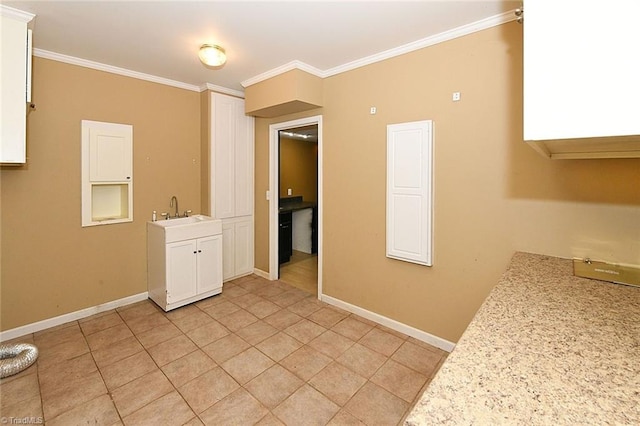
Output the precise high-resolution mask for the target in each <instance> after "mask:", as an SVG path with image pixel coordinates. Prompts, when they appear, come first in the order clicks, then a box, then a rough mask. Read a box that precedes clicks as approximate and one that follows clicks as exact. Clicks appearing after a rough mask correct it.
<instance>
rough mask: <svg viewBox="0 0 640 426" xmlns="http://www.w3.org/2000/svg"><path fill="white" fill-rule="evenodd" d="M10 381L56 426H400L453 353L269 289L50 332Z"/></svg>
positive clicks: (13, 399) (1, 390)
mask: <svg viewBox="0 0 640 426" xmlns="http://www.w3.org/2000/svg"><path fill="white" fill-rule="evenodd" d="M16 341H21V342H28V343H35V344H36V345H37V346H38V348H39V351H40V356H39V358H38V361H37V362H36V364H34V365H33V366H31V367H30V368H28V369H27V370H25V371H23V372H21V373H20V374H18V375H15V376H11V377H8V378H5V379H2V380H1V381H0V397H1V407H0V408H1V415H2V417H3V418H10V417H13V418H16V419H23V418H26V417H28V418H35V419H34V420H36V421H37V420H39V419H38V418H43V420H44V422H45V423H46V424H47V425H48V426H55V425H65V426H66V425H73V424H99V425H122V424H124V425H184V424H190V425H201V424H205V425H253V424H261V425H267V424H269V425H278V424H286V425H311V424H313V425H325V424H333V425H346V424H365V425H398V424H399V423H401V422H402V419H403V418H404V416H406V414H407V413H408V412H409V410H410V409H411V407H412V405H413V403H414V402H415V401H416V400H417V398H418V397H419V396H420V395H421V394H422V390H423V389H424V388H425V386H426V385H427V384H428V383H429V382H430V380H431V378H432V377H433V375H434V374H435V372H436V371H437V369H438V368H439V367H440V365H441V363H442V362H443V360H444V359H445V357H446V352H444V351H442V350H439V349H437V348H435V347H432V346H430V345H428V344H425V343H423V342H421V341H418V340H416V339H414V338H412V337H408V336H406V335H403V334H400V333H398V332H395V331H393V330H390V329H387V328H385V327H382V326H380V325H377V324H375V323H373V322H370V321H368V320H366V319H364V318H361V317H359V316H356V315H353V314H350V313H348V312H345V311H343V310H340V309H337V308H334V307H332V306H329V305H327V304H325V303H322V302H319V301H318V300H317V298H316V297H315V296H312V295H310V294H309V293H307V292H304V291H302V290H300V289H297V288H295V287H292V286H290V285H288V284H285V283H282V282H279V281H273V282H270V281H267V280H264V279H262V278H259V277H256V276H249V277H243V278H241V279H238V280H235V281H231V282H229V283H226V284H225V286H224V291H223V294H221V295H218V296H214V297H210V298H208V299H205V300H202V301H200V302H197V303H195V304H192V305H189V306H185V307H182V308H179V309H176V310H174V311H171V312H168V313H165V312H163V311H162V310H160V309H159V308H158V307H157V306H156V305H155V304H153V303H152V302H151V301H143V302H139V303H135V304H132V305H129V306H126V307H122V308H118V309H116V310H112V311H109V312H104V313H101V314H98V315H95V316H93V317H89V318H85V319H82V320H80V321H73V322H70V323H67V324H64V325H61V326H58V327H54V328H51V329H48V330H43V331H40V332H37V333H34V334H31V335H28V336H24V337H22V338H19V339H16Z"/></svg>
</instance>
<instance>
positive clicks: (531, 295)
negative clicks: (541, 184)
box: [405, 253, 640, 425]
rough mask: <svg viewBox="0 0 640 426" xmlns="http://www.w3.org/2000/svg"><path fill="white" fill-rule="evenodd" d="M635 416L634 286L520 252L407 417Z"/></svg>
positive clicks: (576, 419) (564, 419)
mask: <svg viewBox="0 0 640 426" xmlns="http://www.w3.org/2000/svg"><path fill="white" fill-rule="evenodd" d="M422 424H425V425H433V424H455V425H471V424H475V425H485V424H486V425H488V424H491V425H496V424H522V425H551V424H553V425H576V424H580V425H585V424H592V425H605V424H617V425H631V424H634V425H638V424H640V288H638V287H631V286H624V285H620V284H613V283H608V282H604V281H597V280H590V279H586V278H579V277H574V276H573V266H572V261H571V260H568V259H559V258H554V257H549V256H542V255H534V254H528V253H516V254H515V255H514V256H513V259H512V260H511V263H510V265H509V268H508V269H507V271H506V272H505V273H504V275H503V276H502V278H501V279H500V281H499V282H498V284H497V285H496V287H495V288H494V289H493V290H492V291H491V293H490V294H489V296H488V298H487V299H486V300H485V302H484V303H483V305H482V306H481V308H480V310H479V311H478V312H477V314H476V316H475V317H474V319H473V320H472V322H471V324H470V325H469V327H468V328H467V330H466V331H465V332H464V333H463V335H462V337H461V338H460V341H459V342H458V344H457V345H456V347H455V349H454V350H453V352H452V353H451V354H450V355H449V356H448V357H447V360H446V361H445V363H444V364H443V365H442V368H441V369H440V371H439V372H438V373H437V375H436V377H435V378H434V379H433V381H432V382H431V384H430V385H429V387H428V388H427V389H426V390H425V392H424V394H423V395H422V397H421V398H420V400H419V401H418V402H417V404H416V405H415V407H414V408H413V410H412V412H411V413H410V414H409V416H408V417H407V419H406V421H405V425H422Z"/></svg>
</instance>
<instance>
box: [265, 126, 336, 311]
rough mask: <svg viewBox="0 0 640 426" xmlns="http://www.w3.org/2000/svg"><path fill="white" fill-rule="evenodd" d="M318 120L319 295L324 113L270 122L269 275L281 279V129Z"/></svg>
mask: <svg viewBox="0 0 640 426" xmlns="http://www.w3.org/2000/svg"><path fill="white" fill-rule="evenodd" d="M313 124H316V125H317V126H318V207H317V213H316V214H317V215H318V299H320V297H321V295H322V262H323V255H322V231H323V225H322V222H323V221H322V212H323V205H324V203H323V198H322V193H323V184H322V181H323V174H322V169H323V166H322V164H323V155H322V151H323V148H322V147H323V142H322V116H321V115H314V116H312V117H305V118H300V119H298V120H292V121H286V122H284V123H274V124H271V125H270V126H269V279H270V280H277V279H278V267H279V264H278V235H279V232H278V207H279V206H278V187H279V185H280V176H279V174H278V170H279V167H278V163H279V155H278V153H279V146H278V141H279V139H278V131H280V130H285V129H292V128H295V127H302V126H308V125H313Z"/></svg>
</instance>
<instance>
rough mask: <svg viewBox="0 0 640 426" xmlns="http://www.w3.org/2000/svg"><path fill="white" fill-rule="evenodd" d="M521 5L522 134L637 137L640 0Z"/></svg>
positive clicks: (541, 0) (530, 137)
mask: <svg viewBox="0 0 640 426" xmlns="http://www.w3.org/2000/svg"><path fill="white" fill-rule="evenodd" d="M524 10H525V14H524V28H523V30H524V50H523V52H524V139H525V140H527V141H535V140H554V139H573V138H592V137H610V136H623V135H638V134H640V120H638V107H637V99H638V98H639V97H640V79H638V75H640V59H639V56H638V53H637V50H638V40H639V39H640V25H638V22H637V20H638V14H640V2H638V1H637V0H618V1H602V2H588V4H587V2H584V1H583V0H562V1H556V0H535V1H527V2H525V5H524ZM632 52H636V53H632Z"/></svg>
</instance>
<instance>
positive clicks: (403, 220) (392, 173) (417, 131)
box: [387, 120, 433, 266]
mask: <svg viewBox="0 0 640 426" xmlns="http://www.w3.org/2000/svg"><path fill="white" fill-rule="evenodd" d="M432 157H433V122H432V121H430V120H428V121H415V122H410V123H401V124H390V125H388V126H387V257H390V258H393V259H399V260H404V261H406V262H412V263H418V264H421V265H427V266H431V265H433V260H432V256H433V253H432V241H433V236H432V234H433V232H432V211H433V194H432V188H433V184H432V180H433V178H432V169H433V165H432V164H433V159H432Z"/></svg>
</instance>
